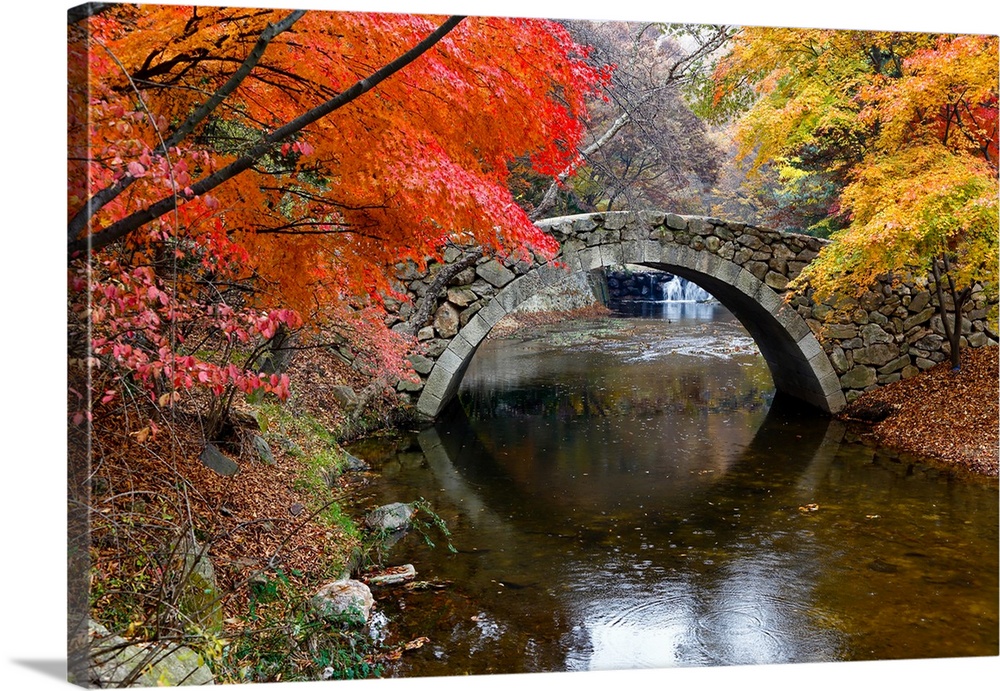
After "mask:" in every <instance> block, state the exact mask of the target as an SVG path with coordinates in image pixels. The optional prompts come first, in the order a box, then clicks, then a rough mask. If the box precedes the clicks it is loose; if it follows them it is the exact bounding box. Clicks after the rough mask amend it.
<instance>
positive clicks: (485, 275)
mask: <svg viewBox="0 0 1000 691" xmlns="http://www.w3.org/2000/svg"><path fill="white" fill-rule="evenodd" d="M476 274H477V275H478V276H479V277H480V278H482V279H483V280H484V281H486V282H487V283H489V284H490V285H492V286H494V287H496V288H503V287H504V286H505V285H507V284H508V283H510V282H511V281H513V280H514V272H513V271H511V270H510V269H508V268H507V267H505V266H504V265H503V264H501V263H500V262H498V261H497V260H496V259H490V260H489V261H488V262H486V263H485V264H480V265H479V266H477V267H476Z"/></svg>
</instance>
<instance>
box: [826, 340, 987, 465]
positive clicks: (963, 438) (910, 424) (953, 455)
mask: <svg viewBox="0 0 1000 691" xmlns="http://www.w3.org/2000/svg"><path fill="white" fill-rule="evenodd" d="M997 351H998V349H997V348H996V347H984V348H967V349H965V350H963V351H962V367H961V369H960V370H958V371H952V369H951V365H950V363H949V362H944V363H941V364H939V365H937V366H935V367H932V368H930V369H928V370H926V371H925V372H923V373H921V374H918V375H916V376H914V377H911V378H909V379H904V380H902V381H899V382H895V383H893V384H889V385H886V386H883V387H881V388H879V389H876V390H874V391H869V392H867V393H865V394H862V396H861V397H859V398H858V399H857V400H855V401H854V402H852V403H851V404H850V405H848V406H847V407H846V408H845V409H844V410H843V411H842V412H841V413H840V417H842V418H844V419H853V420H858V419H865V418H868V419H870V418H871V415H872V412H873V411H875V417H876V418H877V417H881V416H882V415H885V414H886V413H887V416H886V417H885V418H884V419H881V420H880V421H878V422H875V423H873V424H872V425H871V427H870V428H869V433H870V434H871V436H872V437H873V438H874V440H875V441H876V442H877V443H879V444H881V445H883V446H886V447H889V448H892V449H896V450H898V451H904V452H908V453H911V454H914V455H917V456H923V457H929V458H931V459H934V460H937V461H940V462H943V463H945V464H948V465H956V466H961V467H964V468H966V469H968V470H970V471H972V472H974V473H977V474H980V475H986V476H988V477H997V476H998V465H1000V384H998V382H1000V376H998V373H1000V366H998V365H1000V361H998V357H997ZM879 413H880V414H879Z"/></svg>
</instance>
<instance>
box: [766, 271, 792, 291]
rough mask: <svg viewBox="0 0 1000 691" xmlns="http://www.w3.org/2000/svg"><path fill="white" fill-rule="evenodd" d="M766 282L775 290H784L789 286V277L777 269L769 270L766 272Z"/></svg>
mask: <svg viewBox="0 0 1000 691" xmlns="http://www.w3.org/2000/svg"><path fill="white" fill-rule="evenodd" d="M764 283H766V284H767V285H768V286H770V287H771V288H774V289H775V290H784V289H785V288H787V287H788V279H787V278H786V277H785V276H783V275H781V274H780V273H778V272H776V271H768V272H767V273H766V274H764Z"/></svg>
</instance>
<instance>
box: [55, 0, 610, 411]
mask: <svg viewBox="0 0 1000 691" xmlns="http://www.w3.org/2000/svg"><path fill="white" fill-rule="evenodd" d="M422 41H426V42H427V43H426V45H425V44H422V43H421V42H422ZM416 46H419V47H420V49H419V50H417V51H414V48H415V47H416ZM400 56H408V59H409V60H410V61H409V62H408V63H406V64H405V65H403V66H402V67H400V68H398V69H396V71H392V72H387V73H381V72H380V70H382V69H383V68H384V67H385V66H386V65H389V64H390V63H392V61H394V60H397V59H398V58H400ZM585 57H586V50H585V49H584V48H582V47H580V46H577V45H576V44H575V43H574V42H573V41H571V40H570V38H569V36H568V34H566V33H565V31H564V30H563V29H562V28H561V27H560V26H559V25H557V24H555V23H552V22H548V21H543V20H529V19H500V18H465V19H461V18H453V19H451V20H448V21H447V22H446V21H445V20H444V19H443V18H436V17H427V16H411V15H395V14H374V13H336V12H288V11H278V10H262V9H241V8H212V7H179V6H152V5H138V6H135V5H122V6H111V7H110V8H109V9H105V10H104V11H102V12H99V13H98V14H95V15H93V16H91V17H89V18H86V19H83V20H82V21H79V22H75V23H72V22H71V24H70V77H71V78H70V88H69V102H70V108H69V111H70V120H69V140H70V152H69V189H68V199H69V230H68V235H67V243H68V245H67V247H68V251H69V257H70V267H69V270H70V285H69V287H70V306H71V315H72V316H71V318H72V319H74V320H75V321H76V323H77V329H78V332H79V333H83V331H84V330H85V329H87V328H89V329H91V331H90V333H89V335H88V336H87V337H86V339H87V342H86V343H83V342H81V343H80V344H79V350H80V351H81V352H78V353H76V356H77V357H79V358H81V359H82V360H85V361H86V362H87V363H89V365H90V366H92V367H97V368H98V369H99V371H101V372H109V373H110V374H108V376H109V377H110V379H109V380H108V382H107V390H106V391H104V390H103V388H102V390H101V391H98V392H97V396H98V397H99V399H98V400H99V401H103V402H105V403H107V402H110V401H111V400H112V399H113V398H114V397H115V396H116V395H120V394H121V391H122V386H121V384H123V383H127V384H128V385H129V386H134V387H136V388H137V389H138V390H142V391H145V392H147V393H148V394H151V395H152V400H154V401H156V402H157V403H158V404H160V405H167V404H169V403H171V402H172V401H173V400H174V399H175V398H176V396H177V395H178V392H180V391H183V390H186V389H189V388H191V387H203V388H206V389H208V390H210V391H211V392H212V393H213V394H215V395H218V396H222V395H224V394H225V395H231V394H232V392H233V391H234V390H238V391H241V392H253V391H257V390H263V391H266V392H270V393H274V394H276V395H277V396H279V397H281V398H284V397H286V396H287V395H288V391H289V382H288V381H287V378H286V377H284V376H283V375H280V374H265V373H262V372H261V370H260V367H259V365H260V362H261V358H260V356H261V355H262V354H263V353H264V352H265V350H266V344H267V342H268V341H269V340H270V339H272V338H273V337H275V335H276V334H279V333H287V332H289V331H294V330H296V329H300V328H302V327H303V326H304V325H307V326H308V325H312V326H320V325H325V326H327V327H329V328H332V329H334V330H335V331H337V332H338V333H339V334H340V335H341V337H342V338H343V339H346V341H348V342H350V343H351V345H352V347H355V348H357V349H358V350H360V351H366V352H368V353H370V354H371V356H372V363H373V366H375V367H382V368H388V369H390V370H394V371H397V372H398V373H399V374H400V375H405V368H404V366H403V364H402V360H401V357H402V356H403V354H405V352H406V350H407V348H408V347H409V343H408V342H407V341H405V339H403V338H402V337H401V336H398V335H397V334H394V333H392V332H389V331H388V330H387V329H386V328H385V327H384V326H383V315H384V313H383V312H382V311H381V308H382V300H383V299H384V298H385V297H399V296H398V293H397V290H398V286H397V285H395V284H394V283H393V282H392V280H391V279H390V277H391V276H392V272H391V271H389V268H390V267H391V266H392V265H394V264H396V263H397V262H400V261H402V260H405V259H411V260H413V261H415V262H417V263H418V264H420V265H423V264H424V263H425V262H426V261H427V259H428V258H432V257H437V256H439V255H440V253H441V251H442V250H443V248H444V247H445V246H446V245H447V244H448V243H458V244H474V245H479V246H481V247H483V248H485V249H488V250H493V251H501V252H513V251H534V252H537V253H541V254H543V255H548V254H552V253H553V252H554V250H555V249H556V247H555V243H554V241H553V240H552V239H551V238H550V237H548V236H546V235H544V234H542V233H541V232H540V231H538V229H536V228H535V226H534V225H532V223H531V222H530V221H529V220H528V218H527V216H526V215H525V213H524V212H523V211H522V210H521V209H520V208H519V207H518V206H517V205H516V204H515V203H514V200H513V199H512V197H511V194H510V192H509V190H508V187H507V184H506V183H507V178H508V175H509V173H508V170H509V168H508V166H509V165H510V164H511V162H512V161H513V160H515V159H522V160H523V159H527V160H530V161H531V163H532V165H533V166H534V167H535V169H536V170H537V171H539V172H541V173H543V174H547V175H553V176H554V175H556V174H557V173H559V172H562V171H563V170H564V169H566V167H567V166H569V165H570V164H571V163H572V161H573V160H574V156H575V152H576V150H577V145H578V143H579V141H580V139H581V137H582V134H583V127H584V125H583V120H584V118H585V115H586V113H585V107H584V103H585V99H586V97H587V96H588V95H589V94H590V93H592V91H593V90H594V89H595V88H597V86H599V84H600V83H601V82H602V81H604V80H606V78H607V74H606V73H605V72H604V71H601V70H599V69H597V68H594V67H592V66H590V65H589V64H588V63H587V62H586V61H585V59H584V58H585ZM373 76H374V77H375V78H373ZM365 80H368V81H365ZM372 84H377V86H375V87H374V88H372V89H371V90H370V91H367V89H368V88H370V87H371V85H372ZM358 94H360V95H358ZM322 108H326V110H325V111H322V112H323V113H324V114H322V115H321V116H317V113H318V112H320V111H319V110H318V109H322ZM237 169H239V170H238V172H237V173H235V174H230V173H231V171H233V170H237ZM112 375H113V376H112ZM115 382H117V384H116V383H115ZM126 388H128V387H126ZM77 393H78V395H79V396H80V398H81V400H82V399H83V398H85V395H84V392H77ZM95 405H99V403H98V402H95ZM80 410H81V413H86V406H84V405H81V408H80Z"/></svg>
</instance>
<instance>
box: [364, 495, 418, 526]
mask: <svg viewBox="0 0 1000 691" xmlns="http://www.w3.org/2000/svg"><path fill="white" fill-rule="evenodd" d="M416 515H417V509H416V507H415V506H414V505H413V504H404V503H402V502H396V503H394V504H386V505H385V506H380V507H378V508H377V509H375V510H373V511H370V512H369V513H368V515H367V516H365V526H366V527H367V528H368V529H369V530H375V531H381V532H385V533H395V532H400V531H403V530H406V529H407V528H409V527H410V522H411V521H412V520H413V517H414V516H416Z"/></svg>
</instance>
